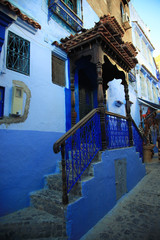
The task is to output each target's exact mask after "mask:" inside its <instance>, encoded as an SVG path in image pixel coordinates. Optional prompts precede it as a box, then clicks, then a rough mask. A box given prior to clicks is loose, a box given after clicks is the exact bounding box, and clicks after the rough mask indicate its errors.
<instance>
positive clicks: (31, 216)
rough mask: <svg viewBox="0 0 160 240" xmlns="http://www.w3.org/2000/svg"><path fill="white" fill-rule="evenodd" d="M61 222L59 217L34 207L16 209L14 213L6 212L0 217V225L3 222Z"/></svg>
mask: <svg viewBox="0 0 160 240" xmlns="http://www.w3.org/2000/svg"><path fill="white" fill-rule="evenodd" d="M55 221H56V222H57V223H61V222H62V219H61V218H60V217H57V216H54V215H52V214H50V213H47V212H45V211H42V210H39V209H36V208H34V207H28V208H24V209H21V210H19V211H16V212H14V213H11V214H8V215H6V216H4V217H0V226H1V225H3V224H5V225H6V224H12V223H19V224H24V223H25V222H27V223H28V222H30V223H31V224H32V223H33V222H36V223H42V222H46V223H47V222H53V223H55Z"/></svg>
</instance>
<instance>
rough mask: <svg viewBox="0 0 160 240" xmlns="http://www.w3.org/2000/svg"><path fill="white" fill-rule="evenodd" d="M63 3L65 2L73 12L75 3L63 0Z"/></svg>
mask: <svg viewBox="0 0 160 240" xmlns="http://www.w3.org/2000/svg"><path fill="white" fill-rule="evenodd" d="M63 2H65V4H67V6H68V7H69V8H70V9H72V10H73V2H72V1H71V0H63ZM74 10H75V9H74Z"/></svg>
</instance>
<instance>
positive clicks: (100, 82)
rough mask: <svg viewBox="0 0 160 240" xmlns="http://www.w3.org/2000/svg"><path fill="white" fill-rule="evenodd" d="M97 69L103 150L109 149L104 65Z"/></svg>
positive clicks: (99, 65)
mask: <svg viewBox="0 0 160 240" xmlns="http://www.w3.org/2000/svg"><path fill="white" fill-rule="evenodd" d="M96 69H97V83H98V93H97V100H98V108H99V109H100V123H101V136H102V150H105V149H106V148H107V143H106V130H105V107H104V94H103V78H102V63H100V62H98V63H97V64H96Z"/></svg>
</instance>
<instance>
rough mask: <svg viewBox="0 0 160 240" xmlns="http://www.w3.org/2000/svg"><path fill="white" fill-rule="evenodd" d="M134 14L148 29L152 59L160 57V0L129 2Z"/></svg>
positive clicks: (133, 0)
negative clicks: (152, 49) (151, 46)
mask: <svg viewBox="0 0 160 240" xmlns="http://www.w3.org/2000/svg"><path fill="white" fill-rule="evenodd" d="M131 3H132V5H133V6H134V8H135V9H136V12H137V13H138V15H139V16H140V17H141V19H142V20H143V22H144V23H145V24H146V25H147V26H148V27H149V29H150V30H151V31H150V37H149V39H150V41H151V43H152V45H153V46H154V48H155V50H154V54H153V55H154V57H157V56H158V55H160V0H131Z"/></svg>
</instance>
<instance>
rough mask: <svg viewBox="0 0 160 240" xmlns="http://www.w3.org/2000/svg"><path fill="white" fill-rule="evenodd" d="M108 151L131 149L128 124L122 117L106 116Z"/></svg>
mask: <svg viewBox="0 0 160 240" xmlns="http://www.w3.org/2000/svg"><path fill="white" fill-rule="evenodd" d="M105 123H106V141H107V149H114V148H123V147H129V130H128V122H127V120H126V119H125V118H122V116H114V115H113V114H112V115H109V114H106V115H105Z"/></svg>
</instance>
